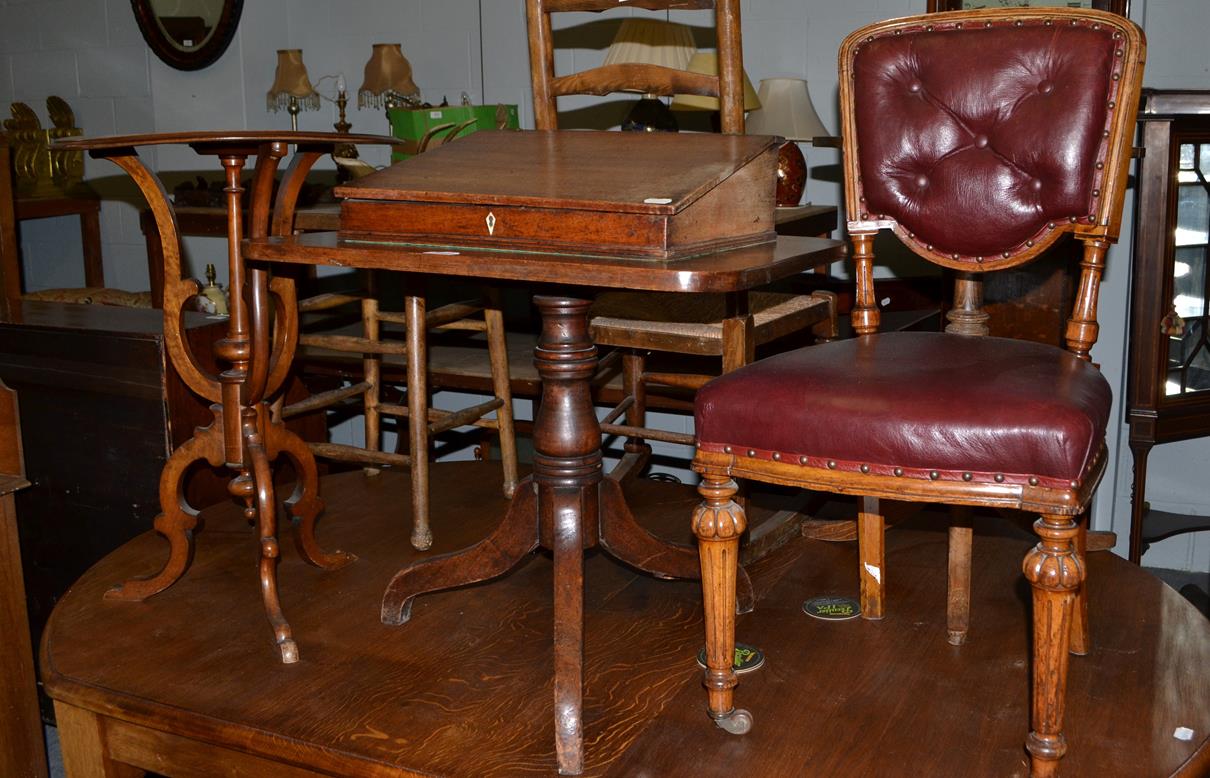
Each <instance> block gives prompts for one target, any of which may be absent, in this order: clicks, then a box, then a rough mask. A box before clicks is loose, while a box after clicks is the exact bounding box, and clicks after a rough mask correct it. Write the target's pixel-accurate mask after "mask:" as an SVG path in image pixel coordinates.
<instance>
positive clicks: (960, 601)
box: [945, 506, 972, 646]
mask: <svg viewBox="0 0 1210 778" xmlns="http://www.w3.org/2000/svg"><path fill="white" fill-rule="evenodd" d="M950 516H951V519H950V531H949V588H948V590H947V593H946V605H945V626H946V631H947V633H948V638H947V639H948V640H949V642H950V645H952V646H960V645H962V644H963V643H965V642H966V634H967V631H968V630H969V629H970V625H971V535H972V531H971V510H970V508H968V507H966V506H953V507H952V508H951V509H950Z"/></svg>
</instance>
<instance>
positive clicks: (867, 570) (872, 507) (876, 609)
mask: <svg viewBox="0 0 1210 778" xmlns="http://www.w3.org/2000/svg"><path fill="white" fill-rule="evenodd" d="M885 530H886V524H885V522H884V521H883V517H882V509H881V507H880V506H879V504H878V498H877V497H862V498H861V509H860V510H859V511H858V513H857V556H858V565H859V569H858V577H859V580H860V582H861V617H862V618H863V619H881V618H882V608H883V606H882V599H883V589H884V586H885V584H886V576H885V575H884V572H883V571H884V568H885V561H886V549H885V545H886V541H885V535H886V532H885Z"/></svg>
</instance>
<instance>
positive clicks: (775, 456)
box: [773, 451, 781, 462]
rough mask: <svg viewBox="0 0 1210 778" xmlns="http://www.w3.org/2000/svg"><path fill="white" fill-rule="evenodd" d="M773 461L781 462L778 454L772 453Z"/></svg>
mask: <svg viewBox="0 0 1210 778" xmlns="http://www.w3.org/2000/svg"><path fill="white" fill-rule="evenodd" d="M773 461H774V462H780V461H781V454H779V453H777V452H776V451H774V452H773Z"/></svg>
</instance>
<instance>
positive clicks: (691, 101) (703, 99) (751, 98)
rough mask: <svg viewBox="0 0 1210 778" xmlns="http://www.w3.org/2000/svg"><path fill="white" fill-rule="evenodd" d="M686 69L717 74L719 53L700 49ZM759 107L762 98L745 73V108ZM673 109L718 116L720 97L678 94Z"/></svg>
mask: <svg viewBox="0 0 1210 778" xmlns="http://www.w3.org/2000/svg"><path fill="white" fill-rule="evenodd" d="M685 69H686V70H688V71H689V72H690V73H701V74H703V75H707V76H717V75H718V54H717V53H715V52H713V51H699V52H697V53H696V54H694V55H693V58H692V59H691V60H689V67H687V68H685ZM757 108H760V98H759V97H757V95H756V90H755V89H753V88H752V82H751V81H750V80H749V79H748V74H747V73H744V110H745V111H755V110H756V109H757ZM672 109H673V110H674V111H686V110H688V111H714V112H715V115H716V116H717V113H718V110H719V99H718V98H717V97H711V96H709V95H683V94H678V95H676V96H675V97H673V98H672ZM715 130H716V131H717V130H718V128H717V127H715Z"/></svg>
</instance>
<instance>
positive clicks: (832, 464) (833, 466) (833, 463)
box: [828, 459, 836, 470]
mask: <svg viewBox="0 0 1210 778" xmlns="http://www.w3.org/2000/svg"><path fill="white" fill-rule="evenodd" d="M828 469H829V470H835V469H836V460H835V459H829V460H828Z"/></svg>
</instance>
